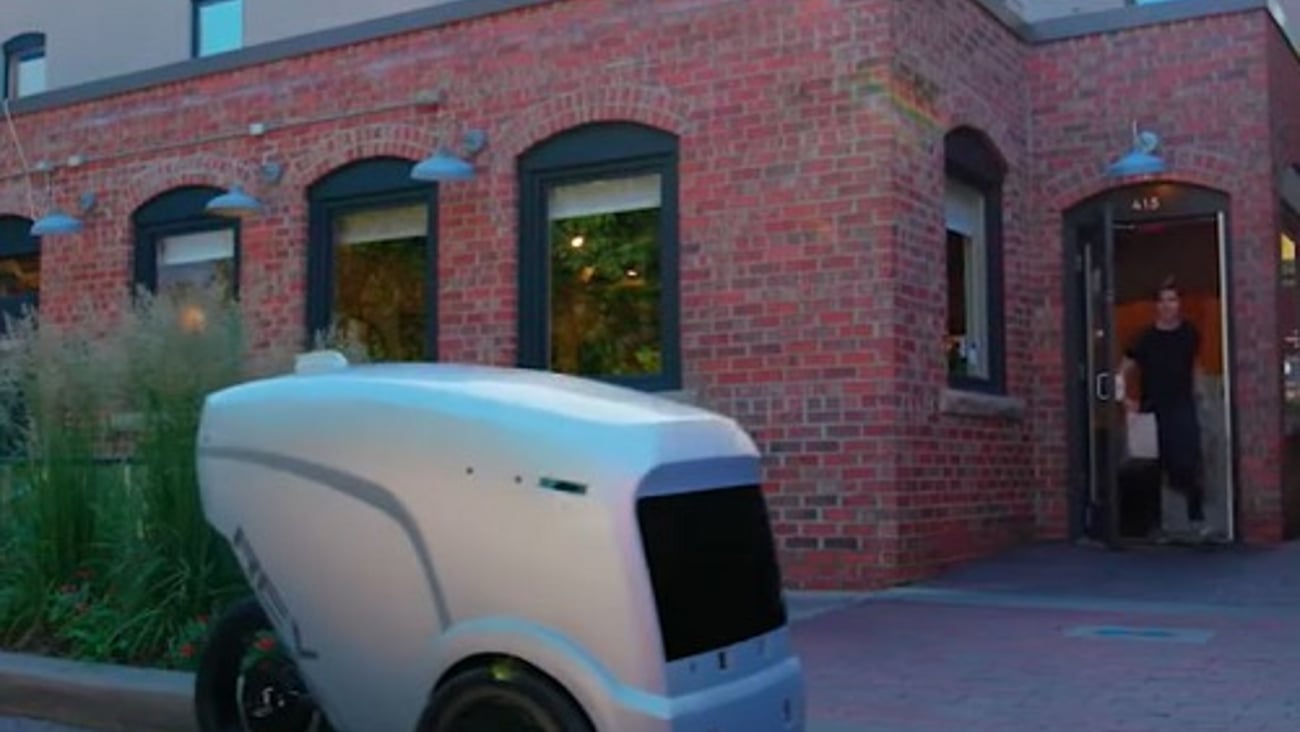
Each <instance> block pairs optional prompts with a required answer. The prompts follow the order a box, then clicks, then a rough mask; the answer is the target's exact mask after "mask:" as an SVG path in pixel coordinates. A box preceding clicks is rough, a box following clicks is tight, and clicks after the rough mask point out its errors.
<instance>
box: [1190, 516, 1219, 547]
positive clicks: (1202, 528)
mask: <svg viewBox="0 0 1300 732" xmlns="http://www.w3.org/2000/svg"><path fill="white" fill-rule="evenodd" d="M1187 538H1188V539H1190V540H1191V541H1194V542H1198V543H1205V542H1208V541H1210V540H1211V539H1214V538H1215V532H1214V528H1213V527H1211V526H1209V525H1207V524H1206V523H1205V522H1204V521H1192V522H1191V523H1190V524H1188V527H1187Z"/></svg>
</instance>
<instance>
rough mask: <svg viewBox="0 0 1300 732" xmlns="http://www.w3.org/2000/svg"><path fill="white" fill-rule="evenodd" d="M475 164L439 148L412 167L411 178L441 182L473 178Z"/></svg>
mask: <svg viewBox="0 0 1300 732" xmlns="http://www.w3.org/2000/svg"><path fill="white" fill-rule="evenodd" d="M473 177H474V166H473V165H471V164H470V163H468V162H467V161H465V160H464V159H463V158H459V157H456V156H455V155H452V154H451V153H450V152H448V151H446V150H439V151H438V152H436V153H434V154H433V155H431V156H429V157H427V158H425V159H424V160H421V161H420V162H418V163H416V164H415V167H413V168H411V178H412V179H414V180H420V181H432V182H435V183H440V182H443V181H451V180H471V179H472V178H473Z"/></svg>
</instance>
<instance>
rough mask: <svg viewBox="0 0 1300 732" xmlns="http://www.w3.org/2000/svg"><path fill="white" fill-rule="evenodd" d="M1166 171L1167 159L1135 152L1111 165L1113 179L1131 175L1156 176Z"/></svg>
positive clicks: (1144, 152) (1138, 151) (1141, 151)
mask: <svg viewBox="0 0 1300 732" xmlns="http://www.w3.org/2000/svg"><path fill="white" fill-rule="evenodd" d="M1165 169H1166V166H1165V159H1164V158H1162V157H1160V156H1159V155H1155V154H1152V153H1149V152H1146V151H1144V150H1133V151H1131V152H1129V153H1128V154H1126V155H1125V156H1124V157H1122V158H1120V159H1119V160H1116V161H1115V162H1114V163H1111V166H1110V170H1109V173H1110V175H1111V176H1112V177H1115V178H1123V177H1125V176H1130V175H1154V174H1156V173H1163V172H1165Z"/></svg>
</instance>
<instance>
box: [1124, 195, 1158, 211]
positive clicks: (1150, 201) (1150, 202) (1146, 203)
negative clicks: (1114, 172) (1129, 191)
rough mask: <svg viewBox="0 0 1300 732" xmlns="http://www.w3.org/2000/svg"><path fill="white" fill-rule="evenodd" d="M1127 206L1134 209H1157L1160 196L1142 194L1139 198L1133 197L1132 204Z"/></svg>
mask: <svg viewBox="0 0 1300 732" xmlns="http://www.w3.org/2000/svg"><path fill="white" fill-rule="evenodd" d="M1129 208H1131V209H1133V210H1134V211H1159V210H1160V197H1159V196H1143V197H1141V198H1135V199H1133V204H1132V205H1131V206H1129Z"/></svg>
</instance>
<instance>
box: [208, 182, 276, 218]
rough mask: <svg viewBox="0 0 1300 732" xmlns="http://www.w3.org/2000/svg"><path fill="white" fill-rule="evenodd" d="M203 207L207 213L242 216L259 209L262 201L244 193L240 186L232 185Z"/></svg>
mask: <svg viewBox="0 0 1300 732" xmlns="http://www.w3.org/2000/svg"><path fill="white" fill-rule="evenodd" d="M204 208H205V209H206V210H207V212H208V213H210V214H216V215H218V216H243V215H245V214H250V213H257V212H258V211H261V210H262V203H261V201H258V200H257V199H256V198H253V197H252V196H250V195H248V194H247V193H244V189H243V188H242V187H240V186H233V187H231V189H230V190H228V191H226V192H225V193H222V194H221V195H219V196H216V197H214V198H213V199H212V200H210V201H208V205H207V206H205V207H204Z"/></svg>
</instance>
